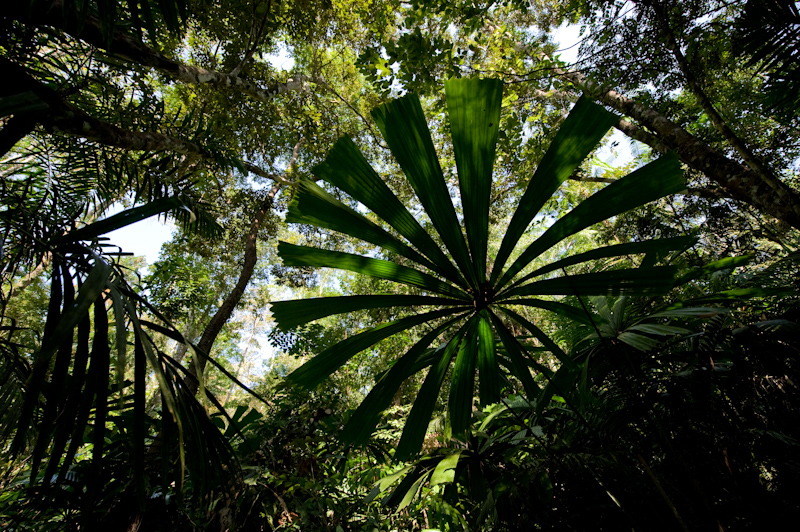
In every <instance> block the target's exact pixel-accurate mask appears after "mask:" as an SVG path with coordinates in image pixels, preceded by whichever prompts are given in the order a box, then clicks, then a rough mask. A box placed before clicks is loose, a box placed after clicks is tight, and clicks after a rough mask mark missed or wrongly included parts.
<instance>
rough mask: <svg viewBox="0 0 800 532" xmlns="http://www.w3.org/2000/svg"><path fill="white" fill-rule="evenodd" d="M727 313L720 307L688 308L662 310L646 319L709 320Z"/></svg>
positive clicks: (726, 310)
mask: <svg viewBox="0 0 800 532" xmlns="http://www.w3.org/2000/svg"><path fill="white" fill-rule="evenodd" d="M728 312H729V310H728V309H726V308H720V307H688V308H676V309H672V310H662V311H661V312H656V313H655V314H649V315H648V318H710V317H712V316H716V315H718V314H726V313H728Z"/></svg>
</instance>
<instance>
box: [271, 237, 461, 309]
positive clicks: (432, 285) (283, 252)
mask: <svg viewBox="0 0 800 532" xmlns="http://www.w3.org/2000/svg"><path fill="white" fill-rule="evenodd" d="M278 255H280V257H281V259H283V263H284V264H285V265H286V266H314V267H317V268H337V269H339V270H348V271H352V272H356V273H361V274H364V275H369V276H372V277H377V278H379V279H386V280H388V281H394V282H396V283H402V284H407V285H411V286H416V287H419V288H424V289H425V290H430V291H431V292H436V293H439V294H443V295H448V296H453V297H458V298H462V299H465V300H468V299H469V296H468V295H467V294H466V293H464V292H463V291H461V290H460V289H458V288H456V287H455V286H452V285H449V284H447V283H445V282H443V281H440V280H439V279H437V278H436V277H433V276H431V275H428V274H427V273H423V272H421V271H418V270H415V269H413V268H408V267H406V266H401V265H399V264H396V263H394V262H391V261H388V260H381V259H373V258H370V257H363V256H361V255H354V254H352V253H343V252H341V251H329V250H327V249H317V248H312V247H308V246H297V245H294V244H289V243H288V242H279V243H278Z"/></svg>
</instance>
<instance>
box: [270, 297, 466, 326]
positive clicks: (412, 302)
mask: <svg viewBox="0 0 800 532" xmlns="http://www.w3.org/2000/svg"><path fill="white" fill-rule="evenodd" d="M465 304H466V302H465V301H462V300H458V299H447V298H443V297H433V296H406V295H369V296H337V297H316V298H310V299H296V300H292V301H275V302H274V303H272V306H271V311H272V317H273V318H275V321H276V322H277V323H278V327H280V328H281V329H283V330H288V329H291V328H293V327H297V326H298V325H303V324H305V323H309V322H312V321H314V320H318V319H320V318H324V317H326V316H332V315H334V314H344V313H348V312H354V311H357V310H366V309H373V308H392V307H409V306H424V305H450V306H457V305H465Z"/></svg>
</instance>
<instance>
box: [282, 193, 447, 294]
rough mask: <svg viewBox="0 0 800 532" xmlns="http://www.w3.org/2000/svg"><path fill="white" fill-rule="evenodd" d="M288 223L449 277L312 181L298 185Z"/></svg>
mask: <svg viewBox="0 0 800 532" xmlns="http://www.w3.org/2000/svg"><path fill="white" fill-rule="evenodd" d="M286 221H287V222H289V223H306V224H311V225H314V226H316V227H324V228H326V229H331V230H333V231H338V232H340V233H343V234H346V235H349V236H352V237H355V238H358V239H360V240H364V241H365V242H369V243H371V244H375V245H377V246H380V247H382V248H384V249H387V250H389V251H393V252H395V253H397V254H398V255H401V256H403V257H406V258H407V259H410V260H412V261H414V262H417V263H419V264H421V265H423V266H425V267H426V268H429V269H431V270H433V271H436V272H437V273H439V274H440V275H443V276H446V275H447V273H446V269H442V268H439V267H438V266H437V265H436V264H434V263H433V262H431V261H430V260H428V259H427V258H426V257H424V256H422V255H421V254H419V253H418V252H417V251H416V250H415V249H413V248H411V247H409V246H408V245H407V244H405V243H403V242H400V241H399V240H397V239H396V238H395V237H393V236H392V235H390V234H389V233H387V232H386V231H385V230H383V229H382V228H381V227H379V226H377V225H376V224H374V223H373V222H371V221H370V220H368V219H367V218H366V217H365V216H364V215H363V214H361V213H358V212H356V211H354V210H353V209H351V208H350V207H348V206H347V205H345V204H344V203H342V202H341V201H339V200H337V199H336V198H334V197H333V196H331V195H330V194H328V193H327V192H325V191H324V190H323V189H322V188H321V187H319V186H318V185H316V184H315V183H313V182H311V181H308V180H303V181H301V182H300V183H298V184H297V189H296V191H295V194H294V198H293V199H292V203H291V204H290V205H289V211H288V213H287V215H286ZM454 281H456V282H457V281H458V279H454Z"/></svg>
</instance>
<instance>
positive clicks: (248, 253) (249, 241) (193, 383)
mask: <svg viewBox="0 0 800 532" xmlns="http://www.w3.org/2000/svg"><path fill="white" fill-rule="evenodd" d="M302 143H303V141H302V139H301V140H300V142H298V143H297V144H296V145H295V147H294V150H293V153H292V159H291V161H290V163H289V166H288V167H287V168H292V167H293V166H294V165H295V164H296V162H297V156H298V154H299V151H300V146H301V145H302ZM284 182H286V181H285V179H284V180H282V181H277V182H276V183H275V185H274V186H273V187H272V189H271V190H270V191H269V193H268V194H267V197H266V198H265V199H264V201H263V202H262V203H261V205H260V207H259V209H258V211H256V213H255V215H254V216H253V221H252V222H251V224H250V231H248V233H247V236H246V237H245V238H246V241H245V249H244V264H243V265H242V271H241V273H240V274H239V280H238V281H237V282H236V285H235V286H234V287H233V290H231V292H230V294H228V296H227V297H226V298H225V300H224V301H223V302H222V305H220V307H219V309H217V312H216V313H214V316H212V317H211V321H209V322H208V325H206V328H205V329H204V330H203V335H202V336H201V337H200V341H199V342H197V347H198V349H200V351H202V352H203V353H205V354H206V355H211V348H212V347H214V342H215V341H216V339H217V336H219V333H220V331H222V327H224V326H225V324H226V323H227V322H228V320H229V319H230V318H231V316H232V315H233V311H234V310H235V309H236V305H238V304H239V301H240V300H241V299H242V295H244V291H245V289H246V288H247V285H248V283H249V282H250V278H251V277H252V276H253V271H254V269H255V266H256V262H257V260H258V249H257V239H258V231H259V229H260V228H261V224H262V223H263V221H264V217H265V216H266V214H267V213H268V212H269V210H270V209H271V208H272V203H273V201H274V200H275V195H276V194H277V193H278V191H279V190H280V188H281V186H282V185H283V183H284ZM205 367H206V359H205V357H203V356H200V357H199V358H198V359H197V360H196V363H195V364H191V365H190V366H189V368H188V371H189V373H190V374H191V375H192V376H194V379H191V380H190V381H189V382H188V383H187V385H188V389H189V391H190V392H191V393H192V394H193V395H194V394H196V393H197V390H198V389H199V388H200V381H199V379H198V378H197V377H198V369H199V370H200V371H199V373H200V374H201V375H202V373H203V370H204V369H205Z"/></svg>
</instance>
